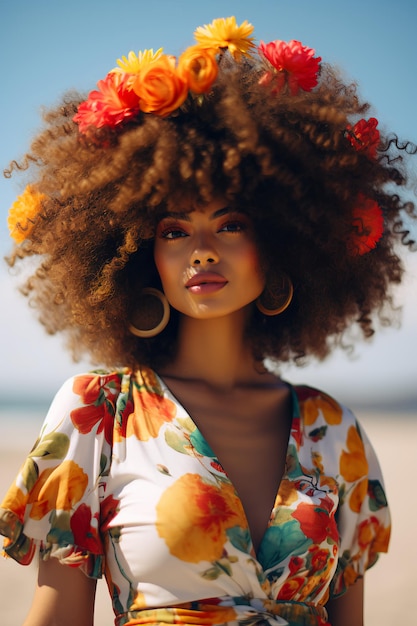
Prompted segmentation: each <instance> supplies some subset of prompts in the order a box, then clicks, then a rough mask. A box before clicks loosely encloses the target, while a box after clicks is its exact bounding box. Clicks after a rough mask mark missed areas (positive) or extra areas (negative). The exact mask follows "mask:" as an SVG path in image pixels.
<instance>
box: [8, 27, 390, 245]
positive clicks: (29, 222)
mask: <svg viewBox="0 0 417 626" xmlns="http://www.w3.org/2000/svg"><path fill="white" fill-rule="evenodd" d="M253 29H254V28H253V26H252V24H249V23H248V22H247V21H246V20H245V21H244V22H242V24H240V26H239V25H238V24H237V23H236V18H235V17H233V16H232V17H227V18H219V19H215V20H213V22H212V23H211V24H208V25H205V26H200V27H198V28H197V29H196V31H195V32H194V38H195V40H196V44H195V45H193V46H190V47H189V48H187V49H186V50H185V51H184V52H183V53H182V54H181V56H180V57H179V58H178V59H176V57H174V56H171V55H167V54H164V53H163V49H162V48H159V49H158V50H157V51H156V52H154V51H153V49H149V50H144V51H140V52H138V54H135V53H134V52H129V54H128V56H127V57H126V56H123V57H122V58H121V59H118V60H117V67H115V68H114V69H112V70H111V71H110V72H109V73H108V74H107V76H106V77H105V78H104V79H103V80H100V81H99V82H98V83H97V88H98V89H97V90H94V91H91V92H90V93H89V95H88V98H87V100H85V101H84V102H82V103H81V104H80V105H79V107H78V111H77V113H76V115H75V116H74V118H73V120H74V122H75V123H77V124H78V127H79V131H80V133H81V134H86V135H88V134H89V133H91V132H94V131H95V129H100V128H106V127H107V128H113V129H117V128H119V127H121V126H122V125H123V124H126V123H128V122H131V121H134V120H135V119H137V118H138V117H139V116H141V115H144V114H152V115H156V116H159V117H168V116H170V115H175V114H177V112H178V110H179V109H180V108H181V106H182V105H183V104H184V103H185V101H186V100H187V98H193V99H199V98H203V97H204V94H207V93H209V92H210V90H211V88H212V86H213V84H214V82H215V80H216V78H217V74H218V68H219V62H220V60H221V58H222V56H223V54H224V53H225V52H226V51H228V52H229V54H230V55H231V56H232V58H233V59H234V61H236V62H237V63H239V62H240V61H241V60H242V58H244V57H252V58H253V57H255V56H256V55H257V56H258V58H260V60H261V62H262V65H261V67H262V68H263V69H264V71H263V73H262V74H261V75H260V78H259V80H258V83H259V85H261V86H266V85H268V86H270V88H271V91H272V94H279V93H281V92H284V91H286V92H287V93H289V94H291V95H296V94H298V93H299V92H300V91H311V90H312V89H314V87H316V85H317V84H318V80H319V73H320V62H321V57H316V56H315V50H313V49H312V48H308V47H306V46H304V45H303V44H302V43H301V42H299V41H296V40H291V41H289V42H285V41H280V40H276V41H271V42H270V43H267V44H265V43H264V42H260V44H259V46H256V45H255V43H254V38H253V37H252V36H251V35H252V32H253ZM377 124H378V122H377V120H376V119H375V118H371V119H370V120H368V121H367V120H360V121H359V122H357V123H356V124H355V125H354V126H353V127H351V126H348V127H347V128H346V139H347V141H348V142H350V144H351V145H352V147H353V148H354V149H355V150H357V151H361V152H364V153H365V154H366V155H367V156H368V157H369V158H370V159H374V158H376V153H377V148H378V145H379V141H380V137H379V131H378V130H377ZM44 200H45V197H44V196H43V195H42V194H40V193H38V192H37V191H36V190H35V189H34V188H33V187H32V186H28V187H27V188H26V190H25V192H24V193H23V194H22V196H20V197H19V198H18V199H17V201H16V202H15V203H14V204H13V206H12V208H11V210H10V214H9V219H8V223H9V228H10V232H11V236H12V237H13V238H14V239H15V241H16V242H17V243H20V242H22V241H23V240H24V239H26V238H28V237H29V235H30V233H31V230H32V228H33V225H34V222H35V220H36V216H37V215H38V214H39V212H40V210H41V206H42V203H43V201H44ZM353 224H354V227H355V230H356V233H355V236H354V237H353V238H352V241H351V242H348V244H349V247H350V249H351V251H352V254H354V255H362V254H364V253H366V252H369V251H370V250H372V249H373V248H375V246H376V244H377V242H378V241H379V239H380V238H381V237H382V232H383V216H382V211H381V209H380V207H379V206H378V204H377V203H376V202H374V201H372V200H370V199H367V198H363V197H360V198H359V199H358V204H357V209H355V211H354V213H353Z"/></svg>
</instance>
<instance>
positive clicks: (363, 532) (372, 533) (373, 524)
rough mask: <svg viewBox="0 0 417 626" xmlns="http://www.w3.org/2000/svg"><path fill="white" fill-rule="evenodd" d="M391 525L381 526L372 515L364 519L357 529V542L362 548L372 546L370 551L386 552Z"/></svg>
mask: <svg viewBox="0 0 417 626" xmlns="http://www.w3.org/2000/svg"><path fill="white" fill-rule="evenodd" d="M390 533H391V527H390V526H388V527H387V528H385V527H383V526H382V524H381V523H380V521H379V520H378V518H377V517H375V516H372V517H371V518H369V519H366V520H364V521H363V522H362V523H361V524H360V525H359V529H358V543H359V546H360V548H361V549H362V550H366V549H367V548H368V547H370V546H372V553H376V552H386V551H387V548H388V543H389V538H390Z"/></svg>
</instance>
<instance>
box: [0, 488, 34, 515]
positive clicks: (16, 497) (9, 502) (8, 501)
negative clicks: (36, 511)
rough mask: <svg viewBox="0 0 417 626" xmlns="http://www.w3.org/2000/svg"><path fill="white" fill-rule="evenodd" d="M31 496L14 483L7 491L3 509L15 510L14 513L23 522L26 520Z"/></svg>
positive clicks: (2, 504)
mask: <svg viewBox="0 0 417 626" xmlns="http://www.w3.org/2000/svg"><path fill="white" fill-rule="evenodd" d="M28 499H29V496H28V495H27V494H24V493H23V491H22V490H21V489H19V487H18V486H17V485H16V483H14V484H13V485H12V486H11V487H10V489H9V491H8V492H7V494H6V496H5V498H4V500H3V502H2V503H1V505H0V506H1V508H2V509H7V510H9V511H13V513H14V514H15V515H16V516H17V517H18V518H19V520H20V521H21V522H23V520H24V516H25V510H26V504H27V502H28Z"/></svg>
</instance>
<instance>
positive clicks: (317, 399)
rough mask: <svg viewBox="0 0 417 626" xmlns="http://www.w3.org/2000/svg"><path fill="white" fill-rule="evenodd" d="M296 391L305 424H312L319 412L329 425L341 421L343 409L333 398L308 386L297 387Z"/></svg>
mask: <svg viewBox="0 0 417 626" xmlns="http://www.w3.org/2000/svg"><path fill="white" fill-rule="evenodd" d="M297 393H298V397H299V399H300V407H301V410H302V412H303V417H304V424H305V425H306V426H311V425H312V424H314V423H315V421H316V420H317V419H318V417H319V415H320V414H322V415H323V418H324V420H325V422H326V424H329V425H330V426H335V425H337V424H340V423H341V421H342V415H343V410H342V407H341V406H340V404H338V403H337V402H336V401H335V400H333V398H331V397H330V396H328V395H327V394H325V393H323V392H321V391H318V390H316V389H310V388H309V387H298V388H297Z"/></svg>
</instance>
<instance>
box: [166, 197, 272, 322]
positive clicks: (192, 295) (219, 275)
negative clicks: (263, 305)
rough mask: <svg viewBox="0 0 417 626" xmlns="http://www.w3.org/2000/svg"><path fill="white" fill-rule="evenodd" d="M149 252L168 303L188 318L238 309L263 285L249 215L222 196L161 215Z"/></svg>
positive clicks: (229, 313)
mask: <svg viewBox="0 0 417 626" xmlns="http://www.w3.org/2000/svg"><path fill="white" fill-rule="evenodd" d="M154 255H155V263H156V267H157V269H158V272H159V275H160V278H161V282H162V286H163V290H164V293H165V295H166V297H167V299H168V301H169V303H170V305H171V306H172V307H174V308H175V309H176V310H177V311H179V312H180V313H182V314H183V315H186V316H189V317H192V318H196V319H210V318H215V317H222V316H225V315H231V314H233V313H235V312H237V311H240V310H242V309H244V308H245V307H247V306H248V305H249V304H250V303H252V302H253V301H254V300H256V298H257V297H258V296H259V295H260V293H261V292H262V290H263V288H264V285H265V279H264V276H263V272H262V270H261V268H260V262H259V255H258V251H257V247H256V244H255V240H254V233H253V227H252V224H251V221H250V218H249V217H248V216H247V215H245V214H244V213H242V212H240V211H239V210H237V209H234V208H230V207H228V206H227V205H226V203H225V202H224V201H221V200H216V201H213V202H211V203H210V204H208V205H207V206H206V207H204V208H198V209H195V210H192V211H190V212H184V213H181V212H172V213H169V214H168V215H167V216H166V217H164V218H163V219H162V220H161V221H160V222H159V224H158V227H157V230H156V236H155V249H154Z"/></svg>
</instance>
